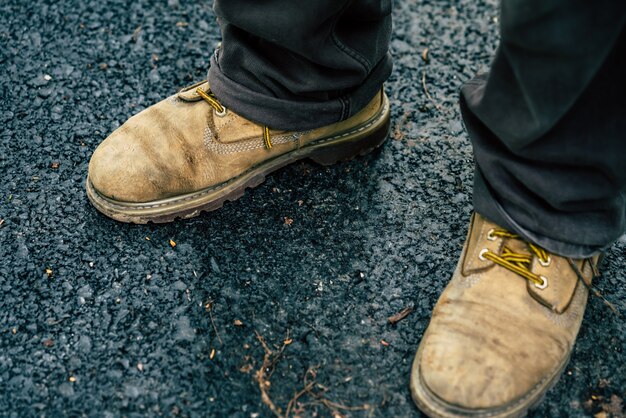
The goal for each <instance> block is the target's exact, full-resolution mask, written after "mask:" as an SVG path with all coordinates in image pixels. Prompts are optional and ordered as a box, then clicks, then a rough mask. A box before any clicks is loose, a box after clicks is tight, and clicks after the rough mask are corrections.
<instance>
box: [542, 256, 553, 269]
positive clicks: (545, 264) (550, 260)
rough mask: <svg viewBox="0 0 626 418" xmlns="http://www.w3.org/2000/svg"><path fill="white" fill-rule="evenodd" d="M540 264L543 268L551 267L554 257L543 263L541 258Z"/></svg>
mask: <svg viewBox="0 0 626 418" xmlns="http://www.w3.org/2000/svg"><path fill="white" fill-rule="evenodd" d="M539 264H541V265H542V266H543V267H550V264H552V257H550V256H548V259H547V260H546V261H543V260H542V259H541V258H540V259H539Z"/></svg>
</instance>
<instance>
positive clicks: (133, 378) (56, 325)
mask: <svg viewBox="0 0 626 418" xmlns="http://www.w3.org/2000/svg"><path fill="white" fill-rule="evenodd" d="M394 15H395V34H394V38H393V42H392V49H393V52H394V54H395V57H396V66H395V70H394V73H393V75H392V77H391V79H390V80H389V82H388V83H387V91H388V92H389V95H390V97H391V99H392V104H393V117H394V124H393V131H392V136H391V139H390V141H389V142H388V143H387V144H386V145H385V146H384V147H383V149H382V150H381V151H379V152H376V153H375V154H374V155H370V156H366V157H364V158H360V159H357V160H355V161H352V162H348V163H342V164H339V165H336V166H333V167H329V168H323V167H320V166H317V165H314V164H309V163H300V164H296V165H293V166H290V167H287V168H285V169H283V170H281V171H279V172H277V173H275V174H274V175H272V176H271V177H269V178H268V179H267V181H266V182H265V183H264V184H263V185H262V186H260V187H258V188H257V189H254V190H252V191H249V192H248V193H247V194H246V195H245V196H244V197H243V198H242V199H240V200H239V201H237V202H234V203H230V204H227V205H226V206H225V207H224V208H223V209H221V210H219V211H217V212H213V213H210V214H204V215H203V216H201V217H199V218H196V219H193V220H190V221H186V222H176V223H173V224H168V225H162V226H156V225H148V226H136V225H123V224H119V223H117V222H115V221H112V220H109V219H107V218H105V217H103V216H101V215H100V214H98V213H97V212H96V211H95V210H94V209H93V208H92V207H91V206H90V205H89V203H88V201H87V199H86V196H85V193H84V180H85V176H86V171H87V163H88V160H89V157H90V155H91V153H92V152H93V150H94V149H95V147H96V146H97V145H98V143H99V142H100V141H102V140H103V139H104V138H105V137H106V136H107V135H108V133H109V132H110V131H111V130H113V129H114V128H116V127H117V126H119V125H120V124H121V123H123V122H124V120H126V119H127V118H128V117H129V116H131V115H132V114H134V113H136V112H138V111H139V110H141V109H143V108H145V107H147V106H149V105H150V104H152V103H155V102H156V101H157V100H159V99H161V98H164V97H166V96H167V95H169V94H171V93H172V92H174V91H176V90H177V89H178V88H180V87H183V86H185V85H188V84H191V83H192V82H194V81H198V80H201V79H202V78H203V77H204V75H205V73H206V65H207V62H208V59H209V55H210V52H211V51H212V50H213V48H214V47H215V46H216V44H217V43H218V42H219V31H218V28H217V25H216V23H215V18H214V15H213V12H212V10H211V4H210V1H208V0H205V1H201V2H192V1H188V0H180V1H179V0H168V1H167V2H165V1H163V2H151V1H148V0H137V1H132V2H131V1H122V0H101V1H91V0H88V1H70V0H62V1H59V2H49V1H42V0H33V1H31V2H25V1H21V0H4V1H2V2H1V3H0V87H1V92H2V94H1V95H0V123H1V126H2V128H1V130H0V176H1V177H0V179H1V182H0V223H1V225H0V290H1V291H2V293H1V296H0V416H2V417H5V416H6V417H18V416H19V417H22V416H25V417H29V416H46V417H57V416H71V417H79V416H95V417H117V416H125V417H139V416H182V417H205V416H215V417H226V416H229V417H230V416H232V417H250V418H253V417H266V416H272V413H271V411H270V410H269V409H268V408H267V407H266V406H265V405H264V404H263V402H262V399H261V392H260V389H259V385H258V384H257V382H256V380H255V373H256V371H257V370H258V369H260V368H261V367H262V363H263V359H264V354H265V352H264V349H263V347H262V345H261V343H260V341H259V339H258V338H257V334H256V333H257V332H258V334H259V335H261V336H263V338H264V340H265V341H266V342H267V344H268V346H269V348H270V349H271V350H272V351H274V352H277V351H278V348H279V347H280V346H281V345H282V344H283V342H284V341H285V340H287V342H291V343H290V344H288V345H286V346H285V348H284V351H283V354H282V357H280V358H279V359H278V361H277V362H276V363H275V364H274V366H273V367H272V369H273V370H274V371H273V374H272V375H271V376H269V380H270V382H271V385H269V386H266V389H267V390H268V391H269V396H270V397H271V399H272V400H273V402H274V403H275V404H276V405H277V406H279V407H281V408H282V409H283V410H284V409H285V408H286V407H287V404H288V402H289V400H290V399H291V398H292V397H293V396H294V394H295V393H296V392H297V391H299V390H300V389H302V388H303V387H304V385H305V380H304V379H305V374H307V370H308V369H309V368H313V372H311V373H309V374H308V376H307V382H311V381H313V380H315V382H316V384H315V385H314V386H313V390H314V391H315V392H316V393H317V394H318V396H320V397H322V398H319V399H315V398H314V397H313V396H312V395H305V396H304V397H303V398H301V401H302V402H303V403H308V405H307V406H306V407H305V409H304V411H303V412H301V414H300V416H322V417H325V416H333V404H331V403H328V402H326V404H324V402H323V399H326V400H328V401H332V402H335V403H341V404H343V405H347V406H351V407H359V406H363V405H365V404H367V405H369V409H367V410H356V409H355V410H345V409H338V408H337V407H335V409H336V410H337V411H339V412H341V414H342V415H343V416H346V417H347V416H352V417H370V416H373V417H407V416H420V414H419V412H418V411H417V409H416V408H415V407H414V406H413V403H412V401H411V399H410V395H409V391H408V377H409V370H410V364H411V361H412V359H413V355H414V352H415V349H416V348H417V345H418V342H419V339H420V337H421V335H422V333H423V332H424V330H425V328H426V326H427V324H428V320H429V315H430V311H431V309H432V307H433V305H434V303H435V301H436V299H437V297H438V295H439V293H440V292H441V290H442V289H443V287H444V286H445V284H446V282H447V280H448V278H449V276H450V274H451V272H452V270H453V268H454V266H455V263H456V261H457V257H458V255H459V254H460V251H461V245H462V243H463V240H464V238H465V233H466V227H467V223H468V220H469V216H470V213H471V182H472V154H471V147H470V144H469V141H468V138H467V135H466V133H465V132H464V130H463V126H462V123H461V121H460V115H459V111H458V109H457V99H458V90H459V87H460V85H461V83H462V82H464V81H466V80H468V79H469V78H470V77H472V75H473V74H474V73H476V72H477V71H479V70H481V69H485V68H486V66H487V65H488V63H489V60H490V58H491V57H492V55H493V53H494V50H495V46H496V44H497V4H496V2H495V1H494V0H490V1H485V0H483V1H474V0H459V1H443V0H437V1H422V2H414V1H409V0H407V1H398V2H396V4H395V11H394ZM425 48H428V49H429V51H428V54H427V57H426V58H427V60H426V61H425V60H423V59H422V52H423V51H424V49H425ZM425 90H427V91H428V94H426V92H425ZM170 241H171V242H170ZM174 243H175V246H173V244H174ZM625 250H626V240H624V239H623V240H622V241H621V242H618V243H617V244H616V245H615V246H614V247H613V248H612V249H611V250H610V251H609V252H608V254H607V257H606V264H605V269H604V276H603V278H602V279H601V280H600V281H599V283H598V288H599V289H600V290H601V292H602V293H603V294H604V295H605V296H606V298H607V299H609V300H610V301H612V302H613V304H614V305H615V306H616V307H617V309H618V310H619V311H620V312H621V314H622V315H623V316H624V315H626V273H625V269H624V266H626V255H625V252H626V251H625ZM407 306H413V307H414V312H412V313H411V314H410V315H409V316H408V317H407V318H406V319H404V320H402V321H400V322H399V323H397V324H396V325H389V324H388V323H387V318H388V317H389V316H390V315H393V314H395V313H397V312H399V311H401V310H402V309H403V308H405V307H407ZM625 331H626V326H625V325H624V319H623V318H620V317H619V316H618V315H616V314H614V313H612V312H611V311H610V310H609V309H608V308H607V307H606V306H605V305H604V304H603V302H602V301H601V300H600V299H598V298H592V299H591V300H590V303H589V306H588V311H587V314H586V318H585V322H584V325H583V328H582V330H581V333H580V337H579V341H578V343H577V345H576V347H575V349H574V352H573V356H572V361H571V363H570V364H569V366H568V368H567V371H566V374H565V375H564V376H563V377H562V379H561V381H560V383H559V384H558V385H557V386H556V387H555V388H554V389H552V390H551V391H550V392H549V394H548V396H547V398H546V400H545V401H544V402H543V403H542V404H541V405H540V407H539V408H538V409H537V410H536V411H535V412H533V413H532V414H531V415H532V416H535V417H578V416H588V415H593V414H596V413H599V412H602V411H604V412H605V413H606V415H605V416H615V417H619V416H624V415H623V414H624V411H623V405H622V404H621V403H620V402H621V400H622V399H623V398H625V396H626V393H625V391H626V364H625V363H626V361H625V360H626V353H625V349H626V332H625ZM272 359H275V356H270V358H269V359H268V360H272ZM520 367H523V365H520ZM620 414H621V415H620ZM336 416H337V417H338V416H339V415H336Z"/></svg>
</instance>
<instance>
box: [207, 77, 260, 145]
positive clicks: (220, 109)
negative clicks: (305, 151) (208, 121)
mask: <svg viewBox="0 0 626 418" xmlns="http://www.w3.org/2000/svg"><path fill="white" fill-rule="evenodd" d="M196 93H198V96H200V97H202V98H203V99H204V101H205V102H207V103H208V104H209V105H210V106H211V107H212V108H213V109H215V112H216V113H217V114H218V115H220V116H224V115H225V114H226V108H225V107H224V106H222V104H221V103H220V102H219V101H218V100H217V99H216V98H215V96H214V95H213V93H212V92H211V90H208V91H204V90H202V88H201V87H198V88H197V89H196ZM263 142H264V143H265V148H267V149H268V150H269V149H272V138H271V137H270V128H268V127H267V126H264V127H263Z"/></svg>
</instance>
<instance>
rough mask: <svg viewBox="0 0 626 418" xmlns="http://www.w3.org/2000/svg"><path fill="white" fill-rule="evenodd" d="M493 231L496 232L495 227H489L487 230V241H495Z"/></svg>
mask: <svg viewBox="0 0 626 418" xmlns="http://www.w3.org/2000/svg"><path fill="white" fill-rule="evenodd" d="M494 232H496V230H495V229H490V230H489V232H487V239H488V240H489V241H495V240H496V239H497V237H495V236H494V235H493V233H494Z"/></svg>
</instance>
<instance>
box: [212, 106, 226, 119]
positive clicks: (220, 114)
mask: <svg viewBox="0 0 626 418" xmlns="http://www.w3.org/2000/svg"><path fill="white" fill-rule="evenodd" d="M222 109H223V110H222V111H221V112H218V111H217V110H215V109H214V110H213V112H215V116H219V117H220V118H223V117H224V116H226V112H228V109H226V106H223V105H222Z"/></svg>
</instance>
